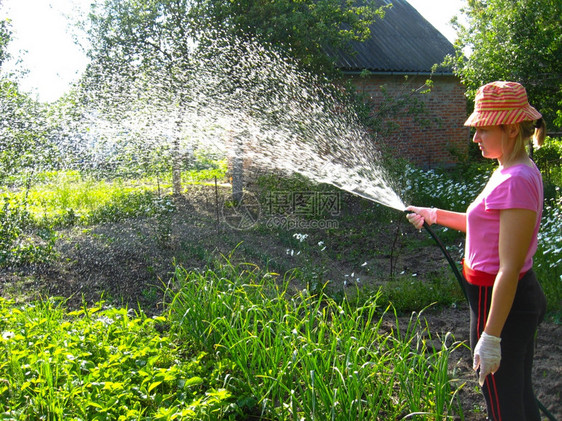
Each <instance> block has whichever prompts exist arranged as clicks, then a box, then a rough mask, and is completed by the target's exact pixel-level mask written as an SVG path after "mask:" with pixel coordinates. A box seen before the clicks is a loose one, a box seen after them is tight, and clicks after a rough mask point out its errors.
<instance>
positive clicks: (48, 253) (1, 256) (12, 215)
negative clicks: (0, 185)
mask: <svg viewBox="0 0 562 421" xmlns="http://www.w3.org/2000/svg"><path fill="white" fill-rule="evenodd" d="M0 221H2V223H1V224H0V267H5V266H10V265H22V264H28V263H40V262H45V261H48V260H49V259H50V258H51V257H53V256H54V245H55V240H56V236H55V234H54V232H53V231H52V230H50V229H48V228H43V229H38V230H35V231H34V230H33V228H34V224H33V220H32V218H31V216H30V214H29V212H28V211H27V210H26V208H25V206H24V205H23V204H21V203H19V202H18V201H17V200H10V199H8V198H7V197H5V198H4V201H3V204H2V207H0Z"/></svg>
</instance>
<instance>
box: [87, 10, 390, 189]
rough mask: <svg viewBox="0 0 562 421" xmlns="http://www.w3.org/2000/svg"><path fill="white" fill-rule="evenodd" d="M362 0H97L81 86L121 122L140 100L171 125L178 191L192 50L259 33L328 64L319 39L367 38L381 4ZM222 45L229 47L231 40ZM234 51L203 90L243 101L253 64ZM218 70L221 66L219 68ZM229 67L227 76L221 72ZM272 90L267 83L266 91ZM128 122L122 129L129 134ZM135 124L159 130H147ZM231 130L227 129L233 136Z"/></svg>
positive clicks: (193, 74) (311, 63) (191, 109)
mask: <svg viewBox="0 0 562 421" xmlns="http://www.w3.org/2000/svg"><path fill="white" fill-rule="evenodd" d="M359 3H360V2H359V1H356V0H350V1H348V2H347V3H342V2H341V1H340V0H319V1H318V0H303V1H298V2H295V1H288V0H275V1H269V2H265V1H255V0H245V1H239V2H224V1H218V0H217V1H214V0H213V1H210V2H205V1H198V0H196V1H194V2H188V1H185V0H105V1H103V2H98V3H97V4H95V5H94V8H93V9H92V13H91V14H90V16H89V19H90V23H89V35H90V44H91V46H92V48H91V50H90V52H89V56H90V58H91V60H92V61H91V65H90V66H89V67H88V69H87V72H86V77H85V78H84V81H83V82H84V83H83V87H84V92H88V95H90V99H89V101H90V102H91V103H93V104H96V106H97V107H98V109H99V110H101V111H103V114H105V115H111V114H112V115H113V118H114V119H116V120H118V121H121V122H124V121H126V119H125V118H123V116H124V115H127V116H128V118H129V119H130V117H131V116H132V115H138V114H135V113H136V110H142V112H143V113H144V115H145V116H146V115H147V113H148V112H152V114H153V117H152V121H153V122H155V121H158V122H159V123H158V124H160V126H163V123H164V122H165V124H166V126H167V128H168V129H170V131H171V132H173V134H171V136H170V137H171V138H173V142H172V143H173V146H172V148H171V156H170V159H169V162H172V163H173V174H174V175H175V176H174V186H175V189H174V190H175V191H176V193H179V179H178V177H179V171H178V169H179V166H180V165H181V160H182V157H181V156H182V154H181V149H182V144H183V143H185V139H184V137H185V134H186V132H188V131H189V130H188V129H189V126H190V122H189V119H190V118H193V116H194V115H195V114H197V111H198V108H197V106H192V104H195V103H196V102H197V100H198V99H197V94H198V93H197V90H198V89H200V85H201V82H200V81H198V82H196V83H194V80H195V79H196V78H199V79H201V78H202V72H201V69H200V68H199V69H197V71H196V70H195V69H194V68H195V67H197V66H198V63H197V60H191V58H192V56H193V55H194V51H195V50H197V53H198V54H200V55H202V56H204V55H205V54H206V55H207V58H210V59H211V60H212V59H213V57H209V56H212V55H213V54H216V53H217V51H218V50H220V49H221V47H220V41H219V42H218V43H217V39H216V38H218V37H222V36H225V44H228V43H229V41H227V39H228V37H232V38H235V39H237V40H244V39H246V40H248V41H251V42H255V41H256V40H259V42H261V43H262V44H263V45H268V46H270V47H271V48H276V49H281V50H282V51H283V53H284V54H289V55H292V56H293V57H296V58H297V59H299V60H300V62H302V63H304V64H305V65H306V66H308V67H310V68H320V67H323V68H324V69H326V68H328V67H329V66H327V63H328V59H327V56H326V55H325V54H324V53H323V52H322V47H323V46H325V45H332V46H340V45H343V44H344V43H345V42H346V41H348V40H350V39H363V38H364V37H366V36H367V35H368V33H369V32H368V31H369V30H368V27H369V25H370V24H371V23H372V21H373V20H374V18H375V16H380V15H381V14H382V8H381V9H375V8H374V7H373V6H371V5H370V4H369V3H365V2H361V5H359ZM217 34H220V35H217ZM209 47H210V48H209ZM225 48H226V49H227V50H230V51H232V48H231V46H229V45H225ZM231 57H232V60H230V61H229V63H228V68H222V69H219V70H218V71H217V72H216V73H215V75H211V77H210V78H211V79H214V80H217V79H219V80H220V81H221V85H220V86H218V85H217V84H214V85H213V83H212V82H210V85H212V86H214V88H215V89H214V92H213V93H211V94H208V95H206V96H205V98H204V100H207V99H209V98H210V97H211V96H212V95H214V96H217V95H224V97H225V98H226V97H229V98H231V99H232V98H233V97H236V96H240V95H242V96H243V97H244V98H245V100H246V102H248V101H249V98H247V97H246V96H245V95H247V91H244V90H243V89H241V87H242V86H244V84H243V83H242V81H243V80H244V79H245V80H246V81H247V80H249V79H251V77H248V75H247V74H244V72H248V73H252V74H255V73H256V72H255V68H251V67H249V66H246V67H245V68H244V69H243V68H242V66H238V67H237V64H238V63H237V60H239V61H242V60H241V59H242V56H238V57H237V56H236V55H232V56H231ZM256 66H257V67H259V66H260V64H259V63H256ZM262 70H263V69H262ZM220 72H222V73H223V74H220V75H219V73H220ZM225 74H227V76H228V78H224V77H223V76H225ZM217 75H218V76H217ZM215 76H216V77H215ZM277 76H278V78H280V77H282V75H277ZM222 82H225V83H222ZM194 85H197V86H194ZM227 91H228V92H227ZM253 91H255V90H253ZM268 92H269V91H268V90H267V89H263V94H264V95H262V97H264V96H267V95H268ZM92 93H93V94H94V95H93V96H92ZM244 98H243V99H244ZM207 109H208V107H207ZM101 111H100V112H101ZM152 125H153V126H155V124H152ZM191 125H192V126H193V124H192V123H191ZM133 131H134V130H133V129H127V132H128V133H129V134H131V133H133ZM241 132H244V130H241ZM138 134H139V135H141V136H145V137H146V136H147V135H151V136H156V135H157V134H156V133H151V132H149V131H148V132H147V131H144V132H142V133H138ZM135 135H136V132H135ZM237 136H238V134H236V133H233V137H237Z"/></svg>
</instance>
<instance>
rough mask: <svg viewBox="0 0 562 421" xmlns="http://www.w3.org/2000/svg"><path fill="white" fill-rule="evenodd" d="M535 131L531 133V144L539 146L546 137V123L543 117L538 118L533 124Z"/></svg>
mask: <svg viewBox="0 0 562 421" xmlns="http://www.w3.org/2000/svg"><path fill="white" fill-rule="evenodd" d="M534 128H535V132H534V134H533V144H534V145H535V146H536V147H538V148H540V147H541V146H542V145H543V144H544V138H545V137H546V123H545V122H544V119H543V118H539V119H538V120H537V121H535V124H534Z"/></svg>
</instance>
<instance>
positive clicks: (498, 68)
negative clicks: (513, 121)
mask: <svg viewBox="0 0 562 421" xmlns="http://www.w3.org/2000/svg"><path fill="white" fill-rule="evenodd" d="M463 15H464V17H465V18H466V20H467V24H466V26H463V25H461V24H460V23H459V21H456V26H457V30H458V39H457V41H456V43H455V49H456V57H455V60H454V68H455V73H456V74H457V75H458V76H459V77H460V78H461V81H462V82H463V84H464V85H465V86H466V87H467V95H468V97H469V98H474V93H475V91H476V89H477V88H478V87H479V86H481V85H483V84H485V83H488V82H492V81H494V80H513V81H515V82H520V83H522V84H523V86H525V88H526V89H527V93H528V95H529V100H530V102H531V104H533V105H534V106H535V107H536V108H537V109H538V110H539V111H540V112H541V113H542V114H543V115H544V117H545V119H546V121H547V122H548V123H549V124H550V123H555V124H556V125H557V126H558V127H562V111H560V106H561V105H562V79H561V78H560V75H561V74H562V43H561V42H560V37H561V36H562V25H560V18H559V17H560V16H561V15H562V2H560V1H553V0H523V1H512V0H470V1H468V4H467V6H466V7H465V8H464V9H463ZM467 50H468V51H467Z"/></svg>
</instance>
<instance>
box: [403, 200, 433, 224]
mask: <svg viewBox="0 0 562 421" xmlns="http://www.w3.org/2000/svg"><path fill="white" fill-rule="evenodd" d="M406 210H407V211H411V212H414V213H408V214H406V218H408V221H409V222H410V224H412V225H413V226H414V227H416V229H421V227H423V223H424V222H427V225H432V224H435V223H436V222H437V208H418V207H415V206H408V207H407V208H406Z"/></svg>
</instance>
